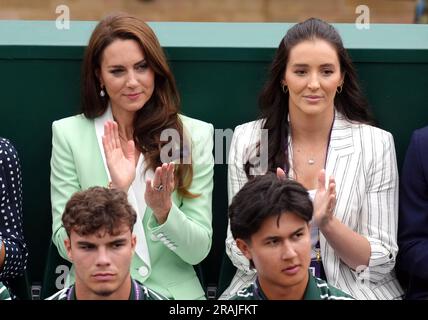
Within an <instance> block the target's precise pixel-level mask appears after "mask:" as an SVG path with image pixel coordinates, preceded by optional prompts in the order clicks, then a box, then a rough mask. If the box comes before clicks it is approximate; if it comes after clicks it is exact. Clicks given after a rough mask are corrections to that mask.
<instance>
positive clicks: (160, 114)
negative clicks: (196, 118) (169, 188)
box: [81, 13, 195, 198]
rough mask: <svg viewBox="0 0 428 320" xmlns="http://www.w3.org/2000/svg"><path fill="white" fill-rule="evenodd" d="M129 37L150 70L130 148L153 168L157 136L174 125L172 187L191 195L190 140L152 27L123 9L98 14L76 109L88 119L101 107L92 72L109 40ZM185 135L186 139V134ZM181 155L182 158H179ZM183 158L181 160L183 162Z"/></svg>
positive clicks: (159, 143) (97, 83)
mask: <svg viewBox="0 0 428 320" xmlns="http://www.w3.org/2000/svg"><path fill="white" fill-rule="evenodd" d="M117 39H121V40H135V41H136V42H137V43H138V44H139V45H140V47H141V50H142V51H143V52H144V55H145V60H146V61H147V63H148V65H149V67H150V68H151V69H152V70H153V71H154V73H155V89H154V92H153V95H152V96H151V98H150V99H149V101H147V103H146V104H145V105H144V107H143V108H141V109H140V110H138V111H137V112H136V115H135V117H134V141H135V145H136V148H137V149H138V150H139V151H140V152H142V153H143V154H144V158H145V161H146V163H147V168H151V169H153V170H155V169H156V167H158V166H160V165H162V162H161V159H160V150H161V148H162V146H164V145H165V144H167V143H168V141H166V142H165V141H161V140H160V136H161V132H162V131H163V130H164V129H174V130H175V131H176V132H178V133H179V135H180V164H178V165H177V166H176V170H175V178H176V186H177V190H178V192H179V193H180V194H181V195H182V196H185V197H190V198H192V197H195V195H193V194H192V193H190V192H189V191H188V188H189V186H190V185H191V183H192V179H193V168H192V164H191V163H189V162H190V161H189V160H188V158H189V157H190V156H191V155H190V154H185V152H186V151H184V152H183V150H186V149H187V150H189V149H190V148H185V147H184V146H185V145H188V144H189V143H190V141H187V140H188V138H187V137H186V136H185V135H184V133H183V123H182V122H181V120H180V118H179V116H178V112H179V110H180V97H179V94H178V91H177V87H176V84H175V79H174V76H173V75H172V72H171V70H170V68H169V66H168V63H167V60H166V57H165V54H164V52H163V50H162V48H161V46H160V44H159V41H158V39H157V37H156V35H155V34H154V32H153V30H152V29H151V28H150V27H149V26H148V25H147V24H146V23H144V22H143V21H141V20H140V19H138V18H136V17H134V16H131V15H128V14H126V13H114V14H111V15H109V16H107V17H106V18H104V19H102V20H101V21H100V22H99V23H98V25H97V26H96V27H95V29H94V31H93V32H92V35H91V38H90V40H89V43H88V46H87V48H86V50H85V55H84V59H83V67H82V87H81V100H82V112H83V114H84V115H85V116H86V117H87V118H89V119H93V118H96V117H99V116H101V115H102V114H104V112H105V111H106V109H107V106H108V103H109V99H108V95H107V94H106V95H105V96H104V97H101V96H100V95H99V92H100V90H101V86H100V81H99V79H98V76H97V72H99V71H100V68H101V59H102V54H103V52H104V50H105V48H106V47H107V46H109V45H110V44H111V43H112V42H113V41H115V40H117ZM189 140H190V139H189ZM186 158H187V160H185V159H186ZM183 162H184V163H183Z"/></svg>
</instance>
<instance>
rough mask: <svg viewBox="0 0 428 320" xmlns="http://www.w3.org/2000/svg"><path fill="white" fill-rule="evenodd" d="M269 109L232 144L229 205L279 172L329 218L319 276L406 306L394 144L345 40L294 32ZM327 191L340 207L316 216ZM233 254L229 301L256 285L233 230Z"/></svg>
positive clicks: (309, 29)
mask: <svg viewBox="0 0 428 320" xmlns="http://www.w3.org/2000/svg"><path fill="white" fill-rule="evenodd" d="M259 104H260V107H261V111H262V116H261V119H260V120H257V121H253V122H249V123H245V124H243V125H240V126H238V127H237V128H236V130H235V133H234V137H233V139H232V145H231V149H230V152H229V171H228V192H229V202H231V200H232V198H233V196H234V195H235V194H236V193H237V192H238V190H239V189H240V188H241V187H242V186H243V185H244V184H245V183H246V181H247V180H248V179H249V178H251V176H254V175H256V174H263V173H265V172H266V171H271V172H277V174H278V175H287V176H288V177H289V178H291V179H295V180H297V181H299V182H300V183H302V184H303V185H304V186H305V187H306V188H307V189H308V190H309V193H310V194H311V195H312V197H315V199H314V208H315V209H314V212H321V213H320V214H316V215H314V219H313V220H312V224H311V225H312V226H311V238H312V244H313V250H312V267H313V269H312V270H313V271H314V273H315V274H316V276H318V277H320V278H324V280H326V281H328V282H329V283H331V284H332V285H333V286H335V287H338V288H339V289H341V290H343V291H345V292H346V293H348V294H350V295H352V296H353V297H355V298H357V299H400V298H401V297H402V294H403V292H402V289H401V287H400V286H399V284H398V282H397V280H396V277H395V273H394V270H393V269H394V265H395V257H396V254H397V250H398V247H397V239H396V234H397V215H398V210H397V208H398V173H397V164H396V156H395V149H394V141H393V138H392V135H391V134H390V133H388V132H386V131H384V130H381V129H379V128H376V127H374V126H372V125H371V124H372V121H371V117H370V114H369V111H368V105H367V102H366V100H365V98H364V97H363V94H362V92H361V90H360V88H359V86H358V83H357V76H356V72H355V69H354V67H353V65H352V62H351V60H350V58H349V56H348V54H347V52H346V50H345V48H344V46H343V43H342V40H341V38H340V36H339V34H338V32H337V31H336V30H335V29H334V28H333V27H332V26H331V25H329V24H327V23H325V22H324V21H321V20H319V19H314V18H311V19H309V20H306V21H305V22H302V23H299V24H297V25H295V26H293V27H292V28H291V29H290V30H289V31H288V32H287V34H286V35H285V37H284V38H283V39H282V40H281V43H280V45H279V48H278V50H277V52H276V55H275V57H274V60H273V63H272V65H271V70H270V77H269V79H268V81H267V83H266V85H265V87H264V89H263V91H262V94H261V96H260V100H259ZM266 147H267V148H266ZM326 177H330V178H329V179H328V183H327V184H326V180H327V178H326ZM324 185H326V186H327V191H328V192H330V193H331V207H330V209H326V210H316V208H317V206H318V202H317V199H319V196H320V193H321V192H325V189H326V188H324ZM321 186H322V187H321ZM317 191H318V193H319V194H318V196H317V195H316V192H317ZM226 251H227V254H228V255H229V257H230V259H231V260H232V262H233V263H234V265H235V266H236V267H237V268H238V270H237V273H236V275H235V277H234V279H233V280H232V283H231V284H230V286H229V288H228V289H227V290H226V291H225V292H224V293H223V295H222V297H221V298H227V297H229V296H230V295H233V294H235V293H236V292H237V291H238V290H240V289H241V288H242V287H244V286H246V285H248V283H250V282H251V281H252V280H253V279H254V278H255V271H254V270H252V269H251V268H250V266H249V261H248V260H247V259H246V258H245V257H244V255H243V254H242V253H241V252H240V251H239V249H238V248H237V247H236V244H235V241H234V240H233V237H232V235H231V233H230V228H229V230H228V237H227V239H226Z"/></svg>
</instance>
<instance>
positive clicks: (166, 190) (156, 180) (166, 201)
mask: <svg viewBox="0 0 428 320" xmlns="http://www.w3.org/2000/svg"><path fill="white" fill-rule="evenodd" d="M174 167H175V164H174V163H173V162H170V163H164V164H162V166H161V167H157V168H156V170H155V175H154V177H153V181H152V180H151V179H147V181H146V192H145V194H144V199H145V200H146V203H147V205H148V206H149V207H150V208H151V209H152V210H153V214H154V216H155V218H156V220H157V222H158V223H159V224H163V223H164V222H165V221H166V219H167V218H168V214H169V211H170V210H171V207H172V200H171V194H172V193H173V192H174V188H175V182H174Z"/></svg>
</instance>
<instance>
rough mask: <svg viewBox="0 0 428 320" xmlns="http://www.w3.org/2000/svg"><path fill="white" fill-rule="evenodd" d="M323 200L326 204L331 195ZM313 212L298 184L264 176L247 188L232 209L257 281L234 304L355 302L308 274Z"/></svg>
mask: <svg viewBox="0 0 428 320" xmlns="http://www.w3.org/2000/svg"><path fill="white" fill-rule="evenodd" d="M324 197H325V199H326V200H325V201H326V202H328V194H327V193H325V196H324ZM321 201H324V200H322V199H321ZM321 207H323V206H320V208H321ZM324 207H326V206H324ZM313 209H314V208H313V205H312V201H311V199H310V198H309V194H308V193H307V191H306V189H305V188H304V187H303V186H302V185H301V184H300V183H298V182H296V181H292V180H288V179H280V178H278V177H277V176H276V175H274V174H266V175H262V176H255V177H254V178H253V179H252V180H250V181H249V182H247V183H246V184H245V185H244V187H243V188H242V189H241V190H240V191H239V192H238V193H237V194H236V195H235V197H234V198H233V200H232V203H231V205H230V207H229V218H230V228H231V232H232V234H233V237H234V239H235V240H236V245H237V246H238V248H239V249H240V250H241V251H242V253H243V254H244V255H245V257H247V258H248V259H249V260H250V265H251V267H252V268H255V269H256V270H257V279H256V281H255V282H253V283H252V284H251V285H250V286H249V287H247V288H245V289H243V290H241V291H238V293H237V294H236V295H235V296H233V297H232V298H231V299H233V300H349V299H352V298H351V297H350V296H349V295H347V294H346V293H344V292H342V291H340V290H339V289H336V288H334V287H332V286H330V285H329V284H328V283H327V282H325V281H323V280H321V279H319V278H316V277H314V276H312V274H311V273H310V272H309V269H308V268H309V265H310V262H311V237H310V226H309V221H310V220H311V219H312V214H313Z"/></svg>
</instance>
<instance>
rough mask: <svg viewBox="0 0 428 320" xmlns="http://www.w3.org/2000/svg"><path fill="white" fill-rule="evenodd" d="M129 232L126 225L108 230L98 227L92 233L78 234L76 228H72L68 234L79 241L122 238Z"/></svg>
mask: <svg viewBox="0 0 428 320" xmlns="http://www.w3.org/2000/svg"><path fill="white" fill-rule="evenodd" d="M128 233H129V234H131V230H130V229H129V227H128V226H122V227H119V228H115V229H114V230H108V229H106V228H102V229H98V230H97V231H95V232H94V233H91V234H79V232H77V230H72V231H71V234H70V236H73V237H74V238H76V239H79V241H83V240H88V241H89V240H92V241H93V240H102V239H103V240H106V241H107V240H108V241H113V240H115V239H118V238H123V237H124V236H127V234H128Z"/></svg>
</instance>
